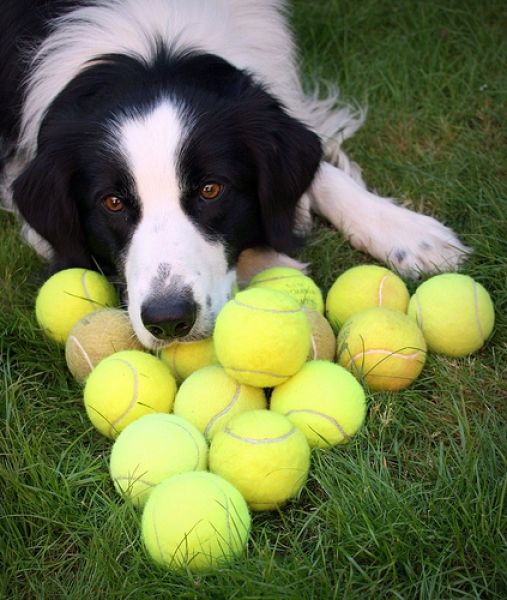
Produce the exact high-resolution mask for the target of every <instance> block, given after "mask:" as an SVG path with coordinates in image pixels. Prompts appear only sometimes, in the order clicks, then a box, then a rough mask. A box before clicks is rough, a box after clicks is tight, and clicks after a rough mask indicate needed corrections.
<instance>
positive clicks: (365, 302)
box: [326, 265, 409, 331]
mask: <svg viewBox="0 0 507 600" xmlns="http://www.w3.org/2000/svg"><path fill="white" fill-rule="evenodd" d="M408 300H409V293H408V290H407V286H406V285H405V284H404V283H403V281H402V280H401V279H400V278H399V277H398V275H395V274H394V273H393V272H392V271H390V270H389V269H386V268H385V267H378V266H376V265H361V266H359V267H352V269H348V270H347V271H345V272H344V273H342V274H341V275H340V276H339V277H338V279H337V280H336V281H335V282H334V283H333V285H332V286H331V288H330V290H329V292H328V294H327V298H326V316H327V318H328V320H329V322H330V323H331V325H332V326H333V328H334V329H335V331H338V329H339V328H340V327H341V326H342V325H343V323H345V321H346V320H347V319H349V318H350V317H352V316H353V315H355V314H357V313H358V312H361V311H362V310H364V309H366V308H373V307H374V306H379V307H383V308H392V309H395V310H399V311H401V312H404V313H406V312H407V306H408Z"/></svg>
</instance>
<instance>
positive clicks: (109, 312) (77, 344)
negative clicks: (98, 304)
mask: <svg viewBox="0 0 507 600" xmlns="http://www.w3.org/2000/svg"><path fill="white" fill-rule="evenodd" d="M141 349H142V345H141V343H140V342H139V340H138V339H137V337H136V334H135V333H134V330H133V329H132V325H131V324H130V319H129V316H128V314H127V313H126V312H125V311H123V310H119V309H116V308H103V309H100V310H96V311H94V312H92V313H90V314H89V315H86V316H85V317H83V318H82V319H81V320H80V321H78V322H77V323H76V324H75V325H74V327H73V328H72V329H71V330H70V333H69V336H68V337H67V342H66V344H65V360H66V361H67V366H68V368H69V371H70V372H71V373H72V375H73V376H74V379H76V380H77V381H79V382H80V383H82V382H83V381H84V380H85V379H86V378H87V377H88V375H89V374H90V372H91V371H92V369H93V368H94V367H96V366H97V365H98V364H99V362H100V361H101V360H102V359H104V358H106V357H107V356H111V354H114V353H115V352H120V351H121V350H141Z"/></svg>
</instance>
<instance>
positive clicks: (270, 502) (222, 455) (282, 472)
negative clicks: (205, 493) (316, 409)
mask: <svg viewBox="0 0 507 600" xmlns="http://www.w3.org/2000/svg"><path fill="white" fill-rule="evenodd" d="M309 466H310V447H309V446H308V442H307V441H306V437H305V436H304V434H303V433H302V432H301V431H300V430H299V429H298V428H297V427H296V426H295V425H294V424H293V423H292V422H291V421H290V420H289V419H288V418H287V417H285V416H284V415H281V414H279V413H276V412H273V411H270V410H252V411H249V412H245V413H242V414H240V415H237V416H235V417H234V418H232V419H231V420H230V421H229V423H227V425H226V426H225V428H224V429H222V430H221V431H219V432H218V433H217V434H216V435H215V437H214V438H213V440H212V441H211V446H210V452H209V468H210V471H212V472H213V473H216V474H217V475H221V476H222V477H224V478H225V479H227V480H228V481H230V482H231V483H232V484H233V485H235V486H236V487H237V488H238V490H239V491H240V492H241V493H242V494H243V496H244V498H245V499H246V501H247V502H248V504H249V506H250V508H252V509H253V510H271V509H273V508H276V507H277V506H280V505H281V504H283V503H284V502H286V501H287V500H289V499H290V498H293V497H294V496H296V494H297V493H298V492H299V491H300V489H301V488H302V487H303V485H304V483H305V481H306V478H307V476H308V469H309Z"/></svg>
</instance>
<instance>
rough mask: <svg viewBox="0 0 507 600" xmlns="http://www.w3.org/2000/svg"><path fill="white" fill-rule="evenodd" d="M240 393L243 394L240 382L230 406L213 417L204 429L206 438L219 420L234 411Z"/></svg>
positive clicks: (237, 384)
mask: <svg viewBox="0 0 507 600" xmlns="http://www.w3.org/2000/svg"><path fill="white" fill-rule="evenodd" d="M240 393H241V385H240V384H239V383H238V382H236V389H235V390H234V394H233V395H232V398H231V401H230V402H229V404H227V406H225V407H224V408H223V409H222V410H221V411H219V412H217V413H216V415H213V416H212V417H211V419H210V420H209V421H208V424H207V425H206V427H205V429H204V435H205V436H206V437H207V436H208V434H209V432H210V431H211V429H212V428H213V425H214V424H215V423H216V422H217V421H218V419H220V417H223V416H224V415H226V414H227V413H228V412H229V411H230V410H231V409H232V407H233V406H234V405H235V404H236V402H237V401H238V398H239V395H240Z"/></svg>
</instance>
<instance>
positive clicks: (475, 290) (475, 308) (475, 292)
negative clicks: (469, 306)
mask: <svg viewBox="0 0 507 600" xmlns="http://www.w3.org/2000/svg"><path fill="white" fill-rule="evenodd" d="M472 286H473V290H474V291H473V294H474V310H475V322H476V323H477V329H478V330H479V335H480V336H481V340H482V343H484V341H485V339H486V336H485V335H484V329H483V328H482V323H481V318H480V316H479V298H478V294H477V289H478V286H477V283H476V282H475V281H472Z"/></svg>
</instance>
